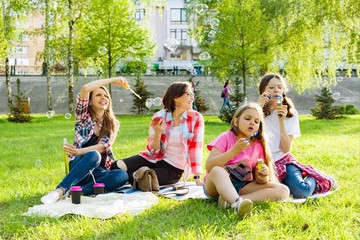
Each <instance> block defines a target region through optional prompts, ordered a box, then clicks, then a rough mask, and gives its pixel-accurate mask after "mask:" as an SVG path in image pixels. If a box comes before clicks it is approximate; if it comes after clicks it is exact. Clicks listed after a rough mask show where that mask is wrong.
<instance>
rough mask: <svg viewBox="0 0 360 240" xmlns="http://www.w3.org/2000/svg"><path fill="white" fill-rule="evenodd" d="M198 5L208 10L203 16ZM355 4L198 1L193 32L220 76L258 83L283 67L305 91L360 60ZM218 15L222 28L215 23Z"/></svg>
mask: <svg viewBox="0 0 360 240" xmlns="http://www.w3.org/2000/svg"><path fill="white" fill-rule="evenodd" d="M198 3H201V4H207V6H208V7H209V9H208V10H207V11H203V13H202V14H199V13H198V11H196V10H197V8H198ZM351 4H355V1H354V0H349V1H343V2H342V3H336V7H334V2H333V1H330V0H329V1H321V2H319V1H316V0H310V1H288V0H280V1H257V0H248V1H238V0H222V1H208V0H199V1H197V2H196V4H195V3H193V2H190V3H189V4H188V10H189V15H190V16H191V17H193V19H196V22H195V23H194V26H195V28H194V29H193V30H192V31H191V34H192V35H193V36H194V37H195V38H196V39H197V41H198V42H199V46H200V47H201V48H202V49H203V51H206V52H208V53H209V54H210V55H211V60H208V61H204V63H203V64H204V65H208V66H210V68H211V70H212V73H214V74H215V75H216V76H217V77H218V79H219V80H221V79H223V78H226V77H230V76H231V75H233V74H235V75H240V76H241V77H242V78H243V79H244V81H245V83H246V85H248V84H250V83H251V84H253V85H256V84H257V81H258V77H259V76H260V75H263V74H264V73H265V72H269V71H272V72H278V71H280V70H281V71H284V73H286V74H285V75H286V78H287V80H288V82H289V83H290V85H291V87H292V89H294V90H296V91H297V92H299V93H301V92H303V91H304V90H306V89H314V88H318V87H320V84H321V83H324V84H336V70H337V68H338V67H339V66H340V65H344V67H345V65H346V68H347V69H349V68H350V67H349V66H351V65H352V64H358V63H359V59H360V57H359V56H360V54H359V45H360V36H359V26H360V24H359V21H360V20H359V16H358V13H356V11H354V10H351V12H352V13H351V17H349V16H348V14H347V11H348V8H349V7H350V6H351ZM355 5H358V4H355ZM350 8H351V7H350ZM357 9H358V7H357ZM335 16H336V17H335ZM214 19H215V20H216V19H217V20H219V25H218V26H215V27H214V25H212V20H214ZM344 53H345V54H344ZM344 63H345V64H344ZM348 73H349V72H348ZM323 75H326V76H327V77H328V78H322V76H323Z"/></svg>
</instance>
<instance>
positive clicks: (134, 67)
mask: <svg viewBox="0 0 360 240" xmlns="http://www.w3.org/2000/svg"><path fill="white" fill-rule="evenodd" d="M146 69H147V64H146V62H142V61H130V62H127V63H126V64H125V67H124V70H123V72H124V73H135V75H140V74H144V73H145V72H146Z"/></svg>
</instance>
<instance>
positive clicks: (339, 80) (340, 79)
mask: <svg viewBox="0 0 360 240" xmlns="http://www.w3.org/2000/svg"><path fill="white" fill-rule="evenodd" d="M343 80H344V78H343V77H337V78H336V81H338V82H342V81H343Z"/></svg>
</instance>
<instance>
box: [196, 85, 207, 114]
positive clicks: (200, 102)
mask: <svg viewBox="0 0 360 240" xmlns="http://www.w3.org/2000/svg"><path fill="white" fill-rule="evenodd" d="M194 101H195V106H196V110H197V111H198V112H201V113H204V112H206V111H207V110H209V104H208V103H207V102H206V101H205V100H204V99H203V97H202V95H201V90H198V89H197V90H196V96H195V100H194Z"/></svg>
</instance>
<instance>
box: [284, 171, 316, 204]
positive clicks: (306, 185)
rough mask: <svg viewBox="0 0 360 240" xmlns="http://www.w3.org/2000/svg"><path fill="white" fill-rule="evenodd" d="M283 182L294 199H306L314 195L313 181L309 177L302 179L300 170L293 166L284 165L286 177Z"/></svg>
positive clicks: (314, 185) (314, 183) (314, 184)
mask: <svg viewBox="0 0 360 240" xmlns="http://www.w3.org/2000/svg"><path fill="white" fill-rule="evenodd" d="M283 181H284V184H285V185H286V186H288V188H289V190H290V194H292V195H293V197H294V198H307V197H309V196H311V195H312V194H313V193H314V190H315V187H316V182H315V179H314V178H312V177H310V176H308V177H307V178H306V179H304V178H303V176H302V174H301V171H300V169H299V168H297V167H296V166H295V165H293V164H287V165H286V176H285V178H284V180H283Z"/></svg>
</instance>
